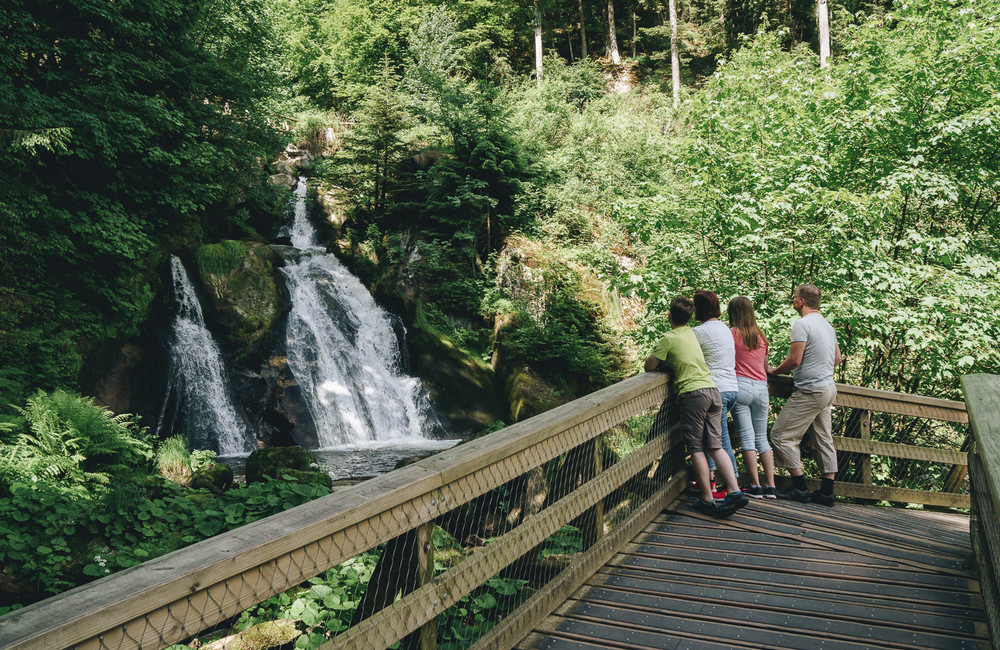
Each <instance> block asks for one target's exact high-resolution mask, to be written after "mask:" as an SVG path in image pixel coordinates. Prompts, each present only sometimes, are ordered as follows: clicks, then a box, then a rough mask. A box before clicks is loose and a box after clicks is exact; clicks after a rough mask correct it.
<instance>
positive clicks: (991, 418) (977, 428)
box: [962, 374, 1000, 647]
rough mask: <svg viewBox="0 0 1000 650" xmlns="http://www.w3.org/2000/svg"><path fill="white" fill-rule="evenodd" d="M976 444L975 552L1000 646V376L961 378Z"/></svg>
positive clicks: (972, 472)
mask: <svg viewBox="0 0 1000 650" xmlns="http://www.w3.org/2000/svg"><path fill="white" fill-rule="evenodd" d="M962 389H963V390H964V391H965V402H966V404H967V405H968V407H969V423H970V428H971V429H972V436H973V440H974V442H975V444H974V445H973V446H972V448H971V449H970V450H969V470H970V478H971V481H970V483H971V485H972V525H971V533H972V550H973V553H975V556H976V567H977V569H978V571H979V584H980V591H981V592H982V594H983V604H984V605H985V607H984V609H985V610H986V624H987V627H989V630H990V637H991V638H992V640H993V647H997V643H998V642H1000V574H998V567H1000V520H998V519H997V517H998V516H1000V407H998V405H1000V376H997V375H987V374H975V375H966V376H964V377H962Z"/></svg>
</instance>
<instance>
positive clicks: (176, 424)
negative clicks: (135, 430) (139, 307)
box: [156, 256, 253, 456]
mask: <svg viewBox="0 0 1000 650" xmlns="http://www.w3.org/2000/svg"><path fill="white" fill-rule="evenodd" d="M170 269H171V275H172V277H173V296H174V303H175V306H176V312H175V314H174V322H173V328H172V329H171V332H170V341H169V344H168V349H169V354H170V369H169V373H168V379H167V394H166V397H165V398H164V400H163V408H162V409H161V410H160V418H159V422H158V423H157V425H156V428H157V433H161V429H162V428H163V427H164V426H165V424H166V423H167V422H168V421H169V422H171V423H172V425H171V428H172V429H173V430H175V431H183V432H184V434H185V435H186V436H187V438H188V440H189V441H190V442H191V444H192V445H193V446H194V448H195V449H211V450H214V451H216V452H218V454H219V455H220V456H234V455H239V454H245V453H248V452H249V451H251V450H252V448H253V445H252V444H251V441H250V440H248V439H247V432H246V426H245V425H244V423H243V422H242V420H241V418H240V417H239V415H238V414H237V413H236V409H235V408H234V407H233V404H232V401H231V400H230V396H229V382H228V381H227V379H226V372H225V368H224V367H223V365H222V355H221V354H220V353H219V346H218V345H216V343H215V339H213V338H212V334H211V332H209V331H208V329H207V328H206V327H205V319H204V317H203V316H202V312H201V305H200V304H199V303H198V295H197V294H196V293H195V290H194V286H193V285H192V284H191V280H190V278H188V274H187V271H185V270H184V265H183V264H182V263H181V261H180V259H178V258H177V257H175V256H171V257H170ZM168 404H170V405H173V409H172V412H171V413H170V414H169V415H170V416H171V417H169V418H168V417H167V415H168Z"/></svg>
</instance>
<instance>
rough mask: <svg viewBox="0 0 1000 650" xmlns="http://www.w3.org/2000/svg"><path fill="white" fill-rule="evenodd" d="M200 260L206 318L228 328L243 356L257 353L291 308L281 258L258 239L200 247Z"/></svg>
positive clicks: (227, 335) (199, 268)
mask: <svg viewBox="0 0 1000 650" xmlns="http://www.w3.org/2000/svg"><path fill="white" fill-rule="evenodd" d="M195 261H196V262H197V265H198V277H199V278H200V281H201V288H202V290H203V293H204V295H206V296H207V297H208V304H207V305H206V309H205V316H206V319H211V320H212V321H214V322H215V323H217V324H218V325H219V326H221V327H222V328H223V329H224V330H225V331H226V332H227V334H226V338H227V339H228V341H229V343H230V344H231V346H233V347H234V348H235V349H237V350H239V352H240V354H241V355H247V354H250V353H252V352H255V351H258V350H259V349H260V348H261V347H262V345H263V344H264V343H265V342H267V341H268V340H269V337H270V335H271V333H272V331H273V329H274V326H275V324H276V323H277V322H278V320H279V318H280V317H281V315H282V314H283V313H284V311H285V310H286V307H287V300H286V299H285V296H284V289H283V287H284V285H283V284H282V282H281V280H280V279H279V277H278V275H279V274H278V271H277V267H278V266H280V265H281V258H280V257H278V254H277V253H275V252H274V251H273V250H271V248H270V247H269V246H266V245H264V244H261V243H258V242H252V241H232V240H225V241H223V242H221V243H218V244H206V245H204V246H202V247H201V248H199V249H198V251H197V252H196V253H195Z"/></svg>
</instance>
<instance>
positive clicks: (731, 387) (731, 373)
mask: <svg viewBox="0 0 1000 650" xmlns="http://www.w3.org/2000/svg"><path fill="white" fill-rule="evenodd" d="M691 329H693V330H694V335H695V336H697V337H698V344H699V345H701V353H702V354H704V355H705V363H706V364H708V369H709V371H710V372H711V373H712V381H714V382H715V385H716V386H718V388H719V392H720V393H725V392H734V393H735V392H737V391H738V390H739V389H740V385H739V384H738V383H736V344H735V343H734V342H733V333H732V332H731V331H729V327H728V326H727V325H726V324H725V323H723V322H722V321H719V320H710V321H708V322H707V323H702V324H701V325H699V326H698V327H693V328H691Z"/></svg>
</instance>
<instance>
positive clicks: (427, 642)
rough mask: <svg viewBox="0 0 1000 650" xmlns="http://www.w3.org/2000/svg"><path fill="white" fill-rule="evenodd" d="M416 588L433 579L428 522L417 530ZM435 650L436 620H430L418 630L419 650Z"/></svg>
mask: <svg viewBox="0 0 1000 650" xmlns="http://www.w3.org/2000/svg"><path fill="white" fill-rule="evenodd" d="M414 551H415V558H414V559H415V560H416V564H417V566H416V569H417V571H418V572H419V573H418V575H417V586H418V587H422V586H424V585H425V584H427V583H429V582H430V581H431V580H433V579H434V524H433V523H431V522H428V523H426V524H424V525H423V526H421V527H420V528H418V529H417V545H416V548H415V549H414ZM435 648H437V619H436V618H432V619H431V620H429V621H428V622H427V623H425V624H424V625H423V626H422V627H421V628H420V650H434V649H435Z"/></svg>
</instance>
